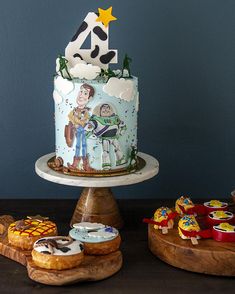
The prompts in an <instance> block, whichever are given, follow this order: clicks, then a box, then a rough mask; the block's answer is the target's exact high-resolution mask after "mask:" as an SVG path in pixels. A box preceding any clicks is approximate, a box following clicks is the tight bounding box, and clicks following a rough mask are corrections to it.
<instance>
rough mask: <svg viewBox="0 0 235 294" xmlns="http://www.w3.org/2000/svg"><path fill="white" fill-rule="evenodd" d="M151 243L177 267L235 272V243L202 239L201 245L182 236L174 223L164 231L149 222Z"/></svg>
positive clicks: (165, 258) (152, 248)
mask: <svg viewBox="0 0 235 294" xmlns="http://www.w3.org/2000/svg"><path fill="white" fill-rule="evenodd" d="M148 243H149V249H150V250H151V252H152V253H153V254H154V255H156V256H157V257H158V258H160V259H161V260H163V261H164V262H166V263H168V264H170V265H173V266H175V267H178V268H181V269H184V270H188V271H192V272H197V273H203V274H210V275H218V276H235V244H234V243H229V242H226V243H225V242H216V241H214V240H211V239H200V240H198V245H192V243H191V241H190V240H183V239H181V238H180V236H179V235H178V229H177V227H176V225H175V227H174V228H173V229H171V230H168V234H166V235H163V234H162V232H161V230H155V229H154V225H152V224H149V225H148Z"/></svg>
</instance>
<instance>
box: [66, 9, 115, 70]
mask: <svg viewBox="0 0 235 294" xmlns="http://www.w3.org/2000/svg"><path fill="white" fill-rule="evenodd" d="M113 20H116V17H114V16H113V15H112V7H110V8H108V9H107V10H103V9H101V8H99V13H97V14H96V13H95V12H89V13H88V14H87V16H86V18H85V19H84V21H83V22H82V24H81V25H80V27H79V29H78V30H77V32H76V34H75V35H74V36H73V38H72V40H71V41H70V42H69V44H68V45H67V47H66V49H65V58H66V59H67V60H68V61H69V65H70V67H74V66H75V65H76V64H78V63H80V62H81V60H84V61H86V62H87V63H91V64H93V65H98V66H99V67H101V68H103V69H108V65H109V63H117V50H114V49H109V26H108V25H109V22H110V21H113ZM89 35H90V37H91V48H90V49H81V47H82V44H83V43H84V41H85V40H86V38H87V37H89Z"/></svg>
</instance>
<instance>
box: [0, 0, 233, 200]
mask: <svg viewBox="0 0 235 294" xmlns="http://www.w3.org/2000/svg"><path fill="white" fill-rule="evenodd" d="M110 5H112V6H113V14H114V15H115V16H117V17H118V21H116V22H113V23H112V24H111V29H110V33H111V39H110V43H111V44H110V47H111V48H117V49H118V50H119V53H120V60H121V59H122V57H123V55H124V54H125V53H126V52H127V53H128V54H129V55H130V56H131V57H132V59H133V65H132V71H133V72H134V74H135V75H137V76H138V77H139V86H140V93H141V96H140V97H141V110H140V113H139V130H138V137H139V150H141V151H143V152H146V153H149V154H152V155H153V156H155V157H156V158H158V160H159V161H160V174H159V175H158V176H157V177H155V178H154V179H152V180H149V181H147V182H145V183H142V184H138V185H133V186H130V187H122V188H115V189H114V191H115V192H116V195H117V197H120V198H121V197H126V198H144V197H151V198H153V197H156V198H157V197H165V198H175V197H177V196H178V195H180V194H181V193H188V194H189V195H191V196H192V197H200V198H203V197H205V198H220V197H221V198H222V197H226V196H228V195H229V193H230V191H231V190H233V189H234V186H235V177H234V175H235V171H234V169H235V168H234V157H235V132H234V119H235V2H234V1H233V0H231V1H229V0H227V1H216V0H210V1H209V0H197V1H192V0H191V1H189V0H184V1H183V0H177V1H176V0H172V1H167V0H165V1H162V0H159V1H156V0H148V1H143V0H142V1H137V0H125V1H117V0H114V1H91V0H89V1H87V0H84V1H80V0H66V1H65V0H53V1H52V0H50V1H46V0H40V1H32V0H21V1H18V0H10V1H7V0H1V4H0V60H1V66H0V95H1V107H0V136H1V145H0V162H1V167H0V196H1V197H2V198H6V197H9V198H10V197H11V198H16V197H19V198H20V197H21V198H26V197H27V198H37V197H38V198H39V197H41V198H46V197H48V198H49V197H65V198H73V197H77V195H78V194H79V192H80V189H78V188H72V187H65V186H61V185H57V184H54V183H51V182H47V181H45V180H43V179H41V178H39V177H38V176H37V175H36V174H35V172H34V162H35V161H36V159H37V158H38V157H40V156H42V155H44V154H46V153H50V152H52V151H54V121H53V99H52V91H53V74H54V71H55V59H56V56H57V54H58V53H60V52H63V51H64V48H65V47H66V45H67V43H68V41H69V40H70V38H71V36H72V35H73V34H74V32H75V31H76V29H77V27H78V26H79V24H80V22H81V21H82V20H83V18H84V17H85V16H86V13H87V12H88V11H94V10H96V9H97V7H98V6H99V7H101V8H107V7H109V6H110Z"/></svg>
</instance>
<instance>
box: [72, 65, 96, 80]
mask: <svg viewBox="0 0 235 294" xmlns="http://www.w3.org/2000/svg"><path fill="white" fill-rule="evenodd" d="M100 72H101V69H100V67H99V66H97V65H92V64H86V63H78V64H76V65H75V66H74V67H73V68H71V69H70V74H71V75H72V76H73V77H74V78H79V79H86V80H93V79H95V78H96V77H97V76H98V75H99V74H100Z"/></svg>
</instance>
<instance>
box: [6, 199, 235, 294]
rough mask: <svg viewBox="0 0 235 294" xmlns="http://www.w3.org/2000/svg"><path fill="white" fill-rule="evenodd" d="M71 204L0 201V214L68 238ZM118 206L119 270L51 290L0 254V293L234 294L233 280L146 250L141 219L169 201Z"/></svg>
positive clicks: (120, 203) (72, 206) (140, 201)
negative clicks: (34, 218)
mask: <svg viewBox="0 0 235 294" xmlns="http://www.w3.org/2000/svg"><path fill="white" fill-rule="evenodd" d="M75 204H76V201H75V200H0V215H3V214H11V215H12V216H13V217H15V218H16V219H21V218H23V217H25V216H27V215H34V214H38V213H39V214H41V215H46V216H49V217H50V218H51V219H52V220H54V221H55V222H56V223H57V225H58V228H59V233H60V234H67V233H68V230H69V222H70V218H71V216H72V213H73V210H74V208H75ZM118 204H119V207H120V210H121V213H122V216H123V218H124V222H125V226H124V228H123V229H122V230H121V236H122V239H123V242H122V247H121V250H122V252H123V257H124V263H123V267H122V269H121V271H120V272H118V273H117V274H116V275H114V276H112V277H110V278H108V279H106V280H103V281H99V282H90V283H88V282H86V283H81V284H75V285H70V286H66V287H52V286H46V285H42V284H38V283H36V282H34V281H32V280H30V279H29V278H28V275H27V271H26V268H24V267H23V266H22V265H20V264H18V263H16V262H14V261H12V260H9V259H7V258H5V257H3V256H0V269H1V270H0V293H1V294H2V293H17V294H19V293H32V294H33V293H40V294H43V293H79V294H80V293H85V294H89V293H95V294H97V293H102V294H105V293H111V294H115V293H144V294H148V293H159V294H161V293H164V294H165V293H187V292H188V293H190V294H191V293H208V294H209V293H220V294H221V291H222V293H234V289H235V279H234V278H229V277H216V276H208V275H203V274H196V273H192V272H187V271H184V270H180V269H177V268H174V267H172V266H170V265H168V264H165V263H164V262H162V261H161V260H159V259H158V258H157V257H155V256H154V255H152V254H151V252H150V251H149V250H148V244H147V225H146V224H143V223H142V218H143V217H151V215H152V213H153V212H154V210H155V209H156V208H158V207H159V206H161V205H169V206H173V205H174V201H169V200H168V201H160V200H120V201H118ZM234 246H235V245H234ZM199 262H200V261H199ZM234 266H235V265H234Z"/></svg>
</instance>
